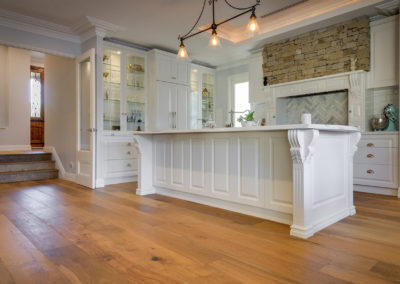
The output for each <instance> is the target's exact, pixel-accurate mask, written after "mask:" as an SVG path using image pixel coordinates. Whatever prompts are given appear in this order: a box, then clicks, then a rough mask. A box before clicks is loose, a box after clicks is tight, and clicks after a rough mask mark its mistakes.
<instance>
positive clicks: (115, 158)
mask: <svg viewBox="0 0 400 284" xmlns="http://www.w3.org/2000/svg"><path fill="white" fill-rule="evenodd" d="M104 157H105V161H104V166H105V180H104V183H105V185H107V184H117V183H123V182H132V181H137V171H138V160H137V149H136V147H135V145H134V143H133V139H132V138H131V137H123V136H122V137H115V136H106V137H104Z"/></svg>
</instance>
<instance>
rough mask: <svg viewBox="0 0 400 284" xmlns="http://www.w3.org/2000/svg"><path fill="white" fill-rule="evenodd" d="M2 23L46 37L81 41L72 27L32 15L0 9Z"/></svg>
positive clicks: (2, 24)
mask: <svg viewBox="0 0 400 284" xmlns="http://www.w3.org/2000/svg"><path fill="white" fill-rule="evenodd" d="M0 25H1V26H5V27H8V28H11V29H16V30H20V31H25V32H30V33H34V34H38V35H42V36H45V37H50V38H56V39H60V40H65V41H69V42H74V43H80V39H79V36H77V35H74V34H73V33H72V31H71V29H70V28H68V27H66V26H62V25H58V24H55V23H52V22H48V21H44V20H40V19H37V18H33V17H30V16H25V15H21V14H18V13H15V12H11V11H7V10H4V9H0Z"/></svg>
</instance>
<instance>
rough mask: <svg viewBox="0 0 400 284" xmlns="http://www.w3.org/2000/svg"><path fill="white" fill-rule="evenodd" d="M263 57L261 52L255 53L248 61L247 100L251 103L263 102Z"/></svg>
mask: <svg viewBox="0 0 400 284" xmlns="http://www.w3.org/2000/svg"><path fill="white" fill-rule="evenodd" d="M262 64H263V57H262V53H261V52H259V53H256V54H254V55H252V56H251V57H250V61H249V101H250V102H251V103H258V102H264V101H265V97H264V91H263V88H264V85H263V78H264V76H263V69H262Z"/></svg>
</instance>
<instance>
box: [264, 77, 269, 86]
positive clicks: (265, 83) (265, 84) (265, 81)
mask: <svg viewBox="0 0 400 284" xmlns="http://www.w3.org/2000/svg"><path fill="white" fill-rule="evenodd" d="M263 85H264V87H265V86H267V85H268V77H267V76H265V77H264V81H263Z"/></svg>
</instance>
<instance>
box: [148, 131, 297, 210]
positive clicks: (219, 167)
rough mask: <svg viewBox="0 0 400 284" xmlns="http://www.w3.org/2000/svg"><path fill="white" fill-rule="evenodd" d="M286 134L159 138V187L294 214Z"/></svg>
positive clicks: (156, 157)
mask: <svg viewBox="0 0 400 284" xmlns="http://www.w3.org/2000/svg"><path fill="white" fill-rule="evenodd" d="M288 149H289V142H288V139H287V134H286V133H276V134H271V135H268V136H267V137H266V136H265V135H263V134H262V133H251V134H248V133H243V134H235V135H232V134H231V133H230V134H223V133H219V134H210V135H204V134H186V135H154V136H153V184H154V185H155V186H159V187H163V188H168V189H172V190H178V191H183V192H188V193H192V194H196V195H201V196H207V197H213V198H217V199H220V200H226V201H230V202H235V203H237V204H244V205H250V206H256V207H261V208H267V209H272V210H276V211H279V212H282V213H288V214H291V213H292V210H293V209H292V170H291V161H292V160H291V156H290V152H289V150H288Z"/></svg>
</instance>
